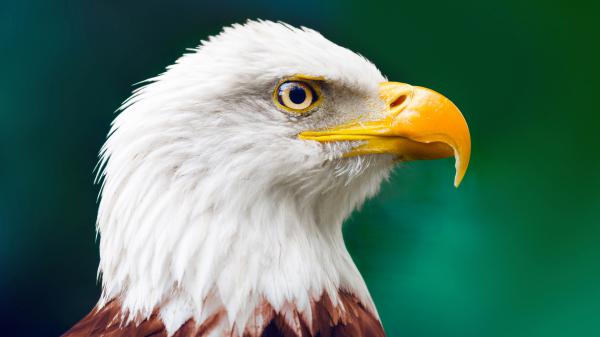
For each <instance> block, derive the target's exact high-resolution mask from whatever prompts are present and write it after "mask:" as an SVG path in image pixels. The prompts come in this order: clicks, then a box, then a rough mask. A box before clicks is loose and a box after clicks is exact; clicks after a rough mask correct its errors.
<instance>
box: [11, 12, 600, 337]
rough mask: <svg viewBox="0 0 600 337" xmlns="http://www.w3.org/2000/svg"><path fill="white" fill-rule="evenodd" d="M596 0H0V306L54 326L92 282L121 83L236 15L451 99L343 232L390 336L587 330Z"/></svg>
mask: <svg viewBox="0 0 600 337" xmlns="http://www.w3.org/2000/svg"><path fill="white" fill-rule="evenodd" d="M599 10H600V6H599V4H598V2H595V3H594V2H592V1H589V2H585V1H579V0H569V1H547V0H544V1H541V0H533V1H522V0H505V1H501V2H490V1H476V0H456V1H451V2H450V1H443V0H428V1H405V0H395V1H390V2H387V3H385V2H380V3H378V4H375V3H374V2H367V1H364V2H357V1H342V0H339V1H328V2H326V3H325V2H323V1H317V0H304V1H293V2H289V3H285V2H282V1H266V0H263V1H254V2H246V1H211V2H205V3H202V2H200V1H170V2H169V3H166V2H162V1H155V0H151V1H129V2H127V3H124V2H123V1H64V0H57V1H43V0H30V1H10V0H9V1H6V0H4V1H2V2H0V45H1V47H2V48H1V52H0V65H1V66H2V72H1V75H0V320H1V325H0V326H2V330H1V332H0V334H2V335H4V336H57V335H59V334H60V333H62V332H64V331H65V330H66V329H68V328H69V327H70V326H71V325H72V324H74V323H75V322H76V321H77V320H79V319H80V318H81V317H82V316H83V315H84V314H86V313H87V312H88V311H89V310H90V308H92V306H93V305H94V304H95V302H96V300H97V298H98V295H99V287H98V285H97V283H96V270H97V264H98V251H97V241H96V237H95V230H94V222H95V216H96V207H97V206H96V197H97V193H98V186H95V185H93V173H92V170H93V168H94V166H95V164H96V161H97V153H98V150H99V148H100V146H101V144H102V143H103V141H104V139H105V136H106V133H107V131H108V129H109V123H110V122H111V120H112V119H113V117H114V111H115V109H116V108H117V107H118V106H119V104H120V103H121V102H122V101H123V100H124V99H125V98H127V97H128V96H129V94H130V92H131V90H132V89H133V87H132V84H133V83H136V82H139V81H140V80H143V79H146V78H149V77H152V76H154V75H156V74H158V73H160V72H161V71H162V70H163V69H164V67H165V66H166V65H168V64H170V63H172V62H173V61H174V60H175V59H176V58H177V57H178V56H179V55H181V54H182V53H183V52H184V51H185V48H188V47H195V46H197V45H198V43H199V41H200V40H201V39H204V38H206V37H207V36H208V35H212V34H216V33H218V32H219V30H220V29H221V27H222V26H224V25H230V24H232V23H235V22H243V21H245V20H246V19H247V18H262V19H271V20H283V21H286V22H288V23H290V24H293V25H304V26H308V27H311V28H314V29H317V30H319V31H320V32H321V33H323V34H324V35H325V36H326V37H328V38H329V39H331V40H332V41H334V42H336V43H338V44H340V45H342V46H345V47H348V48H350V49H352V50H354V51H356V52H359V53H361V54H363V55H364V56H366V57H367V58H369V59H371V60H372V61H373V62H374V63H375V64H377V65H378V66H379V68H380V69H381V70H382V71H383V73H385V74H386V75H387V76H388V77H389V78H390V79H393V80H397V81H403V82H408V83H413V84H419V85H423V86H427V87H430V88H433V89H436V90H438V91H440V92H442V93H444V94H445V95H447V96H448V97H450V98H451V99H452V100H453V101H454V102H455V103H456V104H457V105H458V106H459V107H460V108H461V110H462V111H463V113H464V115H465V117H466V118H467V120H468V122H469V125H470V127H471V134H472V140H473V155H472V158H471V166H470V170H469V172H467V176H466V177H465V180H464V182H463V184H462V186H461V187H460V188H459V189H454V188H453V186H452V177H453V174H454V173H453V162H452V161H451V160H441V161H434V162H420V163H411V164H407V165H404V166H403V167H401V168H399V169H397V170H396V171H395V174H394V175H393V178H392V179H391V181H390V182H389V183H386V184H385V185H384V186H383V190H382V193H381V194H380V195H379V196H377V197H376V198H374V199H372V200H370V201H369V202H367V204H366V205H365V206H364V207H363V209H362V210H361V211H360V212H357V213H355V214H354V215H353V216H352V218H351V219H349V221H348V223H347V224H346V227H345V237H346V241H347V245H348V248H349V250H350V252H351V253H352V255H353V257H354V259H355V261H356V262H357V264H358V267H359V269H360V270H361V271H362V273H363V275H364V277H365V279H366V281H367V283H368V285H369V288H370V290H371V292H372V295H373V297H374V299H375V302H376V303H377V305H378V309H379V311H380V314H381V317H382V319H383V323H384V326H385V328H386V331H387V333H388V336H390V337H395V336H403V337H409V336H410V337H412V336H415V337H416V336H419V337H423V336H460V337H468V336H477V337H481V336H511V337H516V336H528V337H529V336H600V317H599V314H600V221H599V219H598V215H600V214H599V213H600V212H599V211H600V192H599V191H600V175H599V170H600V159H599V154H600V149H599V146H600V139H599V131H598V126H599V123H600V109H599V97H600V93H599V91H600V80H599V79H600V71H599V70H600V69H599V68H600V66H599V64H600V62H599V60H600V27H599V26H598V23H597V13H598V11H599Z"/></svg>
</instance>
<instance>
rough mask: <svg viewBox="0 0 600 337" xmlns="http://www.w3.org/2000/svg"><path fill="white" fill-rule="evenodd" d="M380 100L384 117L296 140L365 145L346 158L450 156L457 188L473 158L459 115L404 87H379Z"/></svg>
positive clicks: (439, 99)
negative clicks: (385, 154)
mask: <svg viewBox="0 0 600 337" xmlns="http://www.w3.org/2000/svg"><path fill="white" fill-rule="evenodd" d="M379 96H380V98H381V99H382V100H383V102H384V103H385V108H384V111H383V117H382V118H380V119H377V120H368V121H365V122H360V121H355V122H351V123H347V124H344V125H339V126H335V127H333V128H330V129H326V130H320V131H305V132H302V133H300V134H299V135H298V137H299V138H300V139H306V140H316V141H319V142H334V141H357V140H358V141H364V143H363V144H362V145H359V146H357V147H356V148H354V149H353V150H351V151H350V152H349V153H347V154H346V156H356V155H364V154H374V153H390V154H395V155H397V156H398V157H399V159H400V160H403V161H411V160H424V159H438V158H447V157H451V156H453V155H454V158H455V160H456V164H455V167H456V176H455V178H454V186H457V187H458V185H459V184H460V182H461V181H462V179H463V177H464V175H465V173H466V171H467V166H468V165H469V158H470V156H471V137H470V135H469V127H468V126H467V122H466V121H465V118H464V117H463V115H462V114H461V113H460V110H458V108H457V107H456V106H455V105H454V104H453V103H452V102H451V101H450V100H449V99H447V98H446V97H444V96H442V95H441V94H439V93H437V92H435V91H433V90H430V89H427V88H423V87H417V86H411V85H408V84H404V83H398V82H384V83H381V85H380V90H379Z"/></svg>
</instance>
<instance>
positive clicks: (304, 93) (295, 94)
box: [273, 78, 321, 114]
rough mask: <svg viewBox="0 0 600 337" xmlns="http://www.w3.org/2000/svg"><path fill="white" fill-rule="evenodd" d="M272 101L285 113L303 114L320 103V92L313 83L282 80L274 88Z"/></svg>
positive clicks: (289, 79)
mask: <svg viewBox="0 0 600 337" xmlns="http://www.w3.org/2000/svg"><path fill="white" fill-rule="evenodd" d="M273 101H274V102H275V104H276V105H277V106H278V107H279V108H280V109H283V110H284V111H286V112H293V113H295V114H304V113H306V112H308V111H310V110H312V109H314V108H315V107H316V106H317V104H318V103H320V101H321V92H320V88H319V86H318V85H317V84H316V83H314V81H306V80H303V79H301V78H288V79H285V80H282V81H281V82H280V83H279V84H278V85H277V87H276V88H275V91H274V92H273Z"/></svg>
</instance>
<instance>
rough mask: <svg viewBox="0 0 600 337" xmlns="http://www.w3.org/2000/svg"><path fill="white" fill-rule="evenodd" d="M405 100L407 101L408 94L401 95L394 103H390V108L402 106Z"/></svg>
mask: <svg viewBox="0 0 600 337" xmlns="http://www.w3.org/2000/svg"><path fill="white" fill-rule="evenodd" d="M404 101H406V95H400V96H398V98H396V99H395V100H394V101H393V102H392V103H390V108H392V109H393V108H395V107H397V106H400V105H402V103H404Z"/></svg>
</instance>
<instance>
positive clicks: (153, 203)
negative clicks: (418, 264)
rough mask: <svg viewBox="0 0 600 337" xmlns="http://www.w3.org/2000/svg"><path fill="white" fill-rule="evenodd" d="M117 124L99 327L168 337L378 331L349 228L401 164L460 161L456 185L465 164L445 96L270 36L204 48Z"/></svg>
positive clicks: (313, 40) (106, 200) (458, 126)
mask: <svg viewBox="0 0 600 337" xmlns="http://www.w3.org/2000/svg"><path fill="white" fill-rule="evenodd" d="M120 110H121V111H120V114H119V115H118V116H117V117H116V118H115V120H114V123H113V124H112V128H111V131H110V133H109V136H108V139H107V141H106V143H105V145H104V146H103V148H102V150H101V160H100V170H99V172H100V178H101V180H102V190H101V201H100V206H99V212H98V221H97V227H98V231H99V233H100V237H101V240H100V258H101V260H100V267H99V273H100V274H101V276H102V288H103V291H102V297H101V299H100V302H99V304H98V307H97V309H96V312H97V313H98V312H101V311H102V308H107V307H110V306H117V307H118V310H116V309H115V310H116V311H115V310H113V311H114V312H115V313H116V312H119V315H121V316H119V317H125V318H123V322H134V323H135V326H140V324H141V323H140V322H145V321H148V320H151V319H155V320H158V321H160V322H161V324H162V325H163V326H164V328H165V330H166V331H167V333H168V334H173V333H175V332H177V331H181V329H183V327H185V326H186V325H187V324H191V323H189V322H193V326H194V327H195V329H196V330H195V331H196V332H198V331H200V330H199V329H201V328H202V327H204V328H205V329H206V331H209V330H210V331H213V333H214V335H211V336H225V335H227V336H253V337H254V336H262V335H263V333H264V331H266V330H265V329H268V327H269V326H270V325H269V324H271V323H270V322H273V321H274V318H276V317H284V318H285V319H281V320H280V321H283V322H284V323H280V325H287V327H288V328H289V331H294V333H295V334H296V335H292V334H291V333H290V334H289V336H298V337H300V336H313V335H315V336H316V335H317V333H318V332H319V331H324V330H322V329H325V328H324V326H325V325H329V326H330V327H334V326H335V324H334V323H335V322H334V321H335V319H334V318H333V317H334V316H335V317H337V319H338V320H339V322H342V321H344V320H345V321H344V322H346V323H344V324H346V325H345V326H348V324H350V323H348V322H351V321H353V319H354V321H357V320H358V318H356V317H354V316H356V315H358V314H356V315H355V314H353V313H356V312H364V313H365V315H367V316H369V315H370V317H371V318H370V319H371V321H373V322H379V320H378V316H377V312H376V310H375V307H374V305H373V303H372V300H371V297H370V295H369V292H368V290H367V288H366V286H365V284H364V281H363V279H362V277H361V276H360V273H359V272H358V270H357V268H356V267H355V265H354V263H353V262H352V259H351V257H350V255H349V254H348V252H347V250H346V248H345V245H344V242H343V238H342V232H341V226H342V222H343V221H344V219H345V218H346V217H347V216H348V215H349V214H350V213H351V212H352V211H353V210H354V209H355V208H357V207H358V206H359V205H360V204H361V203H363V202H364V200H365V199H366V198H368V197H370V196H373V195H374V194H375V193H377V191H378V189H379V186H380V184H381V182H382V180H384V179H385V178H386V177H387V176H388V174H389V172H390V170H391V169H392V167H393V166H394V165H395V164H396V163H398V162H402V161H409V160H419V159H435V158H445V157H449V156H454V157H455V158H456V177H455V184H456V185H458V184H459V183H460V181H461V179H462V177H463V175H464V174H465V171H466V168H467V165H468V161H469V155H470V138H469V131H468V128H467V124H466V122H465V120H464V118H463V116H462V115H461V113H460V112H459V110H458V109H457V108H456V107H455V106H454V104H452V102H450V101H449V100H448V99H446V98H445V97H444V96H442V95H440V94H438V93H436V92H434V91H432V90H429V89H425V88H422V87H418V86H412V85H408V84H404V83H399V82H389V81H387V80H386V78H385V77H384V76H383V75H382V74H381V72H380V71H379V70H378V69H377V68H376V67H375V66H374V65H373V64H372V63H370V62H369V61H368V60H366V59H365V58H364V57H362V56H360V55H358V54H355V53H354V52H352V51H350V50H348V49H346V48H343V47H340V46H338V45H336V44H334V43H332V42H330V41H329V40H327V39H326V38H324V37H323V36H322V35H320V34H319V33H317V32H316V31H314V30H310V29H307V28H294V27H291V26H289V25H286V24H283V23H274V22H269V21H249V22H247V23H246V24H244V25H233V26H231V27H229V28H225V29H224V30H223V32H222V33H220V34H219V35H217V36H214V37H211V38H209V39H208V40H207V41H203V42H202V43H201V45H200V46H199V47H198V48H197V49H192V50H190V51H189V53H187V54H185V55H183V56H182V57H181V58H179V59H178V60H177V61H176V62H175V64H173V65H171V66H169V67H167V70H166V71H165V72H164V73H163V74H161V75H159V76H157V77H154V78H152V79H150V80H148V81H147V83H146V84H145V85H144V86H143V87H141V88H139V89H137V90H136V91H135V92H134V94H133V95H132V96H131V97H130V98H129V99H128V100H126V101H125V103H124V104H123V105H122V107H121V109H120ZM353 305H355V306H356V308H358V309H356V308H355V309H352V310H350V309H351V308H352V306H353ZM324 307H325V308H327V309H326V310H325V309H323V308H324ZM111 310H112V309H111ZM323 310H325V311H326V312H327V313H328V315H330V316H331V319H330V320H329V321H328V322H329V323H327V324H325V323H318V322H320V321H319V320H318V316H319V315H321V314H320V313H322V312H323ZM361 310H362V311H361ZM90 315H92V314H90ZM115 315H116V314H115ZM336 315H337V316H336ZM352 315H354V316H352ZM361 315H362V314H361ZM358 316H360V315H358ZM115 317H117V316H115ZM361 319H365V320H366V318H361ZM123 322H121V323H120V324H121V325H122V326H127V324H126V323H123ZM207 322H210V323H211V326H210V329H208V328H206V326H207V324H208V323H207ZM315 322H317V323H315ZM332 322H333V323H332ZM132 324H133V323H132ZM278 324H279V323H278ZM336 324H337V323H336ZM340 324H341V323H340ZM365 324H366V323H365ZM377 324H379V323H377ZM281 329H282V331H283V328H281ZM319 329H321V330H319ZM365 329H366V328H365ZM303 331H304V332H303ZM357 331H358V330H357ZM206 335H207V336H208V333H207V334H206ZM363 335H364V336H376V335H377V336H379V335H378V334H372V335H369V334H366V333H364V334H363ZM363 335H360V336H363ZM381 335H382V332H381ZM190 336H191V335H190ZM195 336H204V335H203V334H199V333H198V334H196V335H195ZM286 336H288V335H286ZM336 336H337V335H336ZM340 336H341V335H340ZM344 336H350V334H347V335H344ZM352 336H359V335H358V334H355V335H352Z"/></svg>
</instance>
